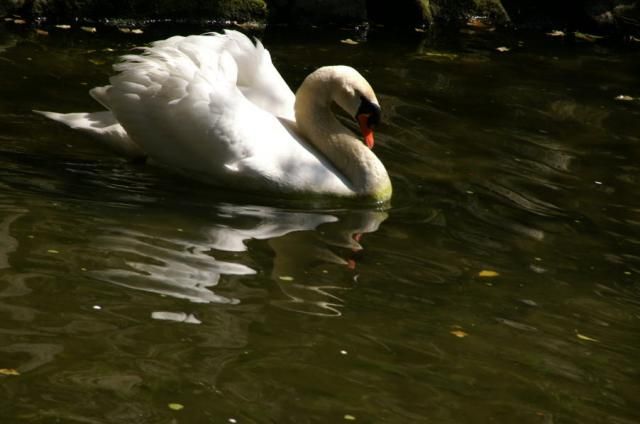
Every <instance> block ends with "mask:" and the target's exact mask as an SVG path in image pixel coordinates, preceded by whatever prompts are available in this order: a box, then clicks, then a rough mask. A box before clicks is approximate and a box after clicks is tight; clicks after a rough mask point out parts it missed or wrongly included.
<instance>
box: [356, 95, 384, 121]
mask: <svg viewBox="0 0 640 424" xmlns="http://www.w3.org/2000/svg"><path fill="white" fill-rule="evenodd" d="M380 112H381V111H380V106H378V105H377V104H375V103H373V102H371V101H370V100H369V99H367V98H366V97H364V96H360V107H359V108H358V112H356V120H358V116H360V115H366V116H368V120H367V124H368V126H369V128H373V127H374V126H375V125H377V124H379V123H380Z"/></svg>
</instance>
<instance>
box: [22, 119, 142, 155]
mask: <svg viewBox="0 0 640 424" xmlns="http://www.w3.org/2000/svg"><path fill="white" fill-rule="evenodd" d="M34 112H36V113H39V114H40V115H43V116H46V117H47V118H49V119H53V120H54V121H58V122H62V123H63V124H65V125H67V126H69V127H70V128H73V129H74V130H80V131H82V132H84V133H86V134H89V135H91V136H93V137H94V138H96V139H98V140H99V141H101V142H102V144H103V145H105V146H106V147H107V148H109V149H110V150H112V151H114V152H116V153H117V154H119V155H122V156H124V157H126V158H128V159H132V160H140V159H143V158H144V157H145V156H146V155H145V153H144V151H143V150H142V149H141V148H140V147H139V146H138V145H137V144H136V143H135V142H133V141H132V140H131V139H130V138H129V135H127V132H126V131H125V130H124V128H122V125H120V124H119V123H118V121H117V120H116V118H115V117H114V116H113V113H111V111H108V110H106V111H103V112H93V113H88V112H79V113H57V112H46V111H42V110H34Z"/></svg>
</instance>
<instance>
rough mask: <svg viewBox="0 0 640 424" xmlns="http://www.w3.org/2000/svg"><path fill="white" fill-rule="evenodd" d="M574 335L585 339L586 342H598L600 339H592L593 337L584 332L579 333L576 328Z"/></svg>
mask: <svg viewBox="0 0 640 424" xmlns="http://www.w3.org/2000/svg"><path fill="white" fill-rule="evenodd" d="M576 337H578V338H579V339H580V340H586V341H588V342H599V341H600V340H598V339H594V338H593V337H589V336H585V335H584V334H580V333H578V330H576Z"/></svg>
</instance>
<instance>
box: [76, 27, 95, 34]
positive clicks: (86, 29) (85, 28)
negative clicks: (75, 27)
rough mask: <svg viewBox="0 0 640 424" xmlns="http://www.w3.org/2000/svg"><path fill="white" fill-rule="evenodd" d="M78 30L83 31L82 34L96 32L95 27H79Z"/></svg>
mask: <svg viewBox="0 0 640 424" xmlns="http://www.w3.org/2000/svg"><path fill="white" fill-rule="evenodd" d="M80 29H81V30H83V31H84V32H91V33H93V32H96V31H98V30H97V29H96V28H95V27H89V26H83V27H80Z"/></svg>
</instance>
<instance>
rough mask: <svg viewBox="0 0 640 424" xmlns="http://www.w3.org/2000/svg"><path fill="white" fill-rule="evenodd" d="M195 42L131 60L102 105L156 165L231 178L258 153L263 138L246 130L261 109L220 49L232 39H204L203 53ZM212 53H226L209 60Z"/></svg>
mask: <svg viewBox="0 0 640 424" xmlns="http://www.w3.org/2000/svg"><path fill="white" fill-rule="evenodd" d="M191 38H194V37H187V38H179V37H172V38H170V39H168V40H163V41H162V42H159V43H155V44H154V45H153V47H152V48H149V49H146V51H145V52H144V53H143V54H142V55H133V56H125V57H124V58H123V59H124V60H123V62H121V63H119V64H117V65H116V70H118V71H120V73H119V74H117V75H115V76H114V77H112V78H111V80H110V82H111V86H109V87H108V88H107V89H106V95H104V96H101V99H102V100H103V101H104V102H105V103H106V104H107V105H108V106H109V107H110V109H111V110H112V111H113V113H114V115H115V117H116V118H117V120H118V122H120V123H121V124H122V126H123V127H124V128H125V129H126V131H127V133H128V134H129V135H130V137H131V138H132V139H133V140H135V141H136V142H137V143H138V144H140V145H141V147H142V148H143V149H144V150H145V151H146V152H147V153H148V154H149V156H150V157H152V158H153V159H155V160H156V161H158V162H160V163H167V164H172V166H175V167H177V168H182V169H185V170H187V169H189V170H193V171H196V172H198V171H201V172H203V173H204V172H206V173H209V174H211V173H213V174H216V173H217V174H223V173H224V164H227V163H233V162H237V161H238V160H241V159H243V158H245V157H247V156H250V155H252V154H253V151H254V150H255V149H254V144H255V136H253V135H252V134H247V129H246V128H245V127H247V124H248V123H250V121H251V119H252V115H251V114H252V113H253V112H254V111H251V110H250V108H251V107H252V106H253V107H255V108H256V109H257V107H256V106H255V105H252V104H250V102H248V101H247V100H246V99H245V97H244V96H243V94H242V93H241V92H240V90H239V89H238V87H237V86H236V81H237V75H238V68H237V64H236V61H235V60H234V58H233V57H232V56H231V55H230V54H229V53H228V52H226V51H225V50H219V48H220V43H222V42H224V41H225V40H224V38H223V37H210V36H197V37H195V38H196V41H197V44H198V46H199V49H198V48H195V47H194V44H195V43H194V42H193V40H191ZM205 47H209V48H208V49H205ZM212 50H213V51H214V52H215V51H216V50H218V51H219V53H218V54H206V53H208V52H210V51H212ZM262 112H264V111H262ZM264 113H265V114H266V112H264ZM274 119H275V118H274Z"/></svg>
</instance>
